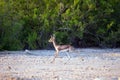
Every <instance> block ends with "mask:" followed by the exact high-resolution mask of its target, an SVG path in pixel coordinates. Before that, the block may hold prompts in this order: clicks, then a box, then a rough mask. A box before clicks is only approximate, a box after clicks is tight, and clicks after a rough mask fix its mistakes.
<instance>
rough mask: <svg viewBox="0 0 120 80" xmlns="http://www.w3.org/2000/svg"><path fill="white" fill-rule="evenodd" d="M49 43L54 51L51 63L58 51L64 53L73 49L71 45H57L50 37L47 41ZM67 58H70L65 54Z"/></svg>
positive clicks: (52, 37)
mask: <svg viewBox="0 0 120 80" xmlns="http://www.w3.org/2000/svg"><path fill="white" fill-rule="evenodd" d="M49 42H52V43H53V46H54V48H55V50H56V52H55V54H54V59H53V61H52V62H54V61H55V58H56V57H57V56H58V54H59V52H60V51H63V52H66V51H68V52H69V51H72V49H73V47H72V46H71V45H57V44H56V41H55V37H54V36H51V38H50V39H49ZM67 56H68V57H69V58H70V56H69V54H68V53H67Z"/></svg>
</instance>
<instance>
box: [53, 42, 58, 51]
mask: <svg viewBox="0 0 120 80" xmlns="http://www.w3.org/2000/svg"><path fill="white" fill-rule="evenodd" d="M53 46H54V48H55V49H56V46H57V45H56V42H55V40H53Z"/></svg>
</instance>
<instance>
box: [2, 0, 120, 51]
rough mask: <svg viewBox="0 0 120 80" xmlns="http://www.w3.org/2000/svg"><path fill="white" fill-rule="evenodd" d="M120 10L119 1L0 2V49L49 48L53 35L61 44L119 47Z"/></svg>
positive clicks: (23, 0) (27, 0) (4, 0)
mask: <svg viewBox="0 0 120 80" xmlns="http://www.w3.org/2000/svg"><path fill="white" fill-rule="evenodd" d="M119 7H120V1H119V0H109V1H108V0H0V50H22V49H26V48H28V49H41V48H47V47H48V46H47V44H48V39H49V38H50V35H52V34H55V35H56V39H57V42H58V43H59V44H71V43H72V42H75V43H76V44H78V45H79V47H80V46H81V45H85V46H83V47H91V46H97V47H120V37H119V35H120V22H119V21H120V15H119V14H120V8H119ZM60 29H63V31H59V30H60ZM64 29H65V30H64ZM66 29H67V30H68V31H66ZM76 38H77V40H76ZM80 43H81V44H80Z"/></svg>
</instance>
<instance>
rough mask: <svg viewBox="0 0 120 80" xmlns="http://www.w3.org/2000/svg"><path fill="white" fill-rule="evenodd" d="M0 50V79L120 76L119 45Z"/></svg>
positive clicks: (101, 79) (110, 79)
mask: <svg viewBox="0 0 120 80" xmlns="http://www.w3.org/2000/svg"><path fill="white" fill-rule="evenodd" d="M53 55H54V50H33V51H30V53H26V52H25V51H4V52H0V80H120V79H119V77H120V49H88V48H87V49H77V53H76V52H72V53H70V56H71V58H70V60H69V59H68V58H67V56H66V55H65V53H60V55H59V57H58V58H56V60H55V62H54V63H51V61H52V59H53Z"/></svg>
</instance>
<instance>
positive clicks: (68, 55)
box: [66, 52, 71, 60]
mask: <svg viewBox="0 0 120 80" xmlns="http://www.w3.org/2000/svg"><path fill="white" fill-rule="evenodd" d="M66 55H67V57H68V59H69V60H70V58H71V57H70V54H69V53H68V52H66Z"/></svg>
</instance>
